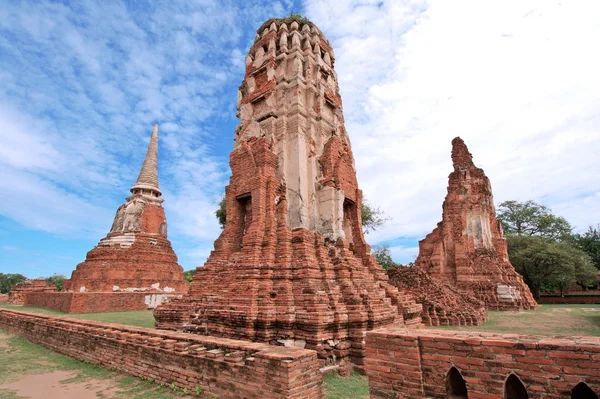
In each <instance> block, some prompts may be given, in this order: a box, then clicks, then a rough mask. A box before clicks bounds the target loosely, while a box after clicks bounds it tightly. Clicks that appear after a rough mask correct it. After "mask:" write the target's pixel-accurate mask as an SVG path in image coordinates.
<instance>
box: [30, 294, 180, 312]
mask: <svg viewBox="0 0 600 399" xmlns="http://www.w3.org/2000/svg"><path fill="white" fill-rule="evenodd" d="M180 296H181V295H167V294H162V293H152V292H36V293H31V294H27V295H25V298H24V303H23V305H24V306H30V307H38V308H45V309H53V310H58V311H60V312H65V313H104V312H123V311H128V310H146V309H153V308H155V307H156V306H158V305H160V304H161V303H162V302H163V301H165V299H167V298H174V297H175V298H176V297H180Z"/></svg>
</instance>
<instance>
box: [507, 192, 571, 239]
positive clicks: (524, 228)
mask: <svg viewBox="0 0 600 399" xmlns="http://www.w3.org/2000/svg"><path fill="white" fill-rule="evenodd" d="M498 219H499V220H500V222H501V223H502V228H503V229H504V233H505V234H507V235H508V234H515V235H520V236H540V237H545V238H551V239H554V240H561V239H566V238H568V237H569V236H570V234H571V230H572V227H571V224H570V223H569V222H567V220H566V219H565V218H563V217H560V216H556V215H553V214H552V211H551V210H550V209H549V208H548V207H546V206H544V205H540V204H538V203H535V202H533V201H526V202H519V201H504V202H503V203H501V204H500V205H499V206H498Z"/></svg>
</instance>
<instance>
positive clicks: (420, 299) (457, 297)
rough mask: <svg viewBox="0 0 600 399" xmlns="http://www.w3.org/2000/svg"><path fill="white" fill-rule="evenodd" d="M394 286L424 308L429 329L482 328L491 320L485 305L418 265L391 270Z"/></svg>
mask: <svg viewBox="0 0 600 399" xmlns="http://www.w3.org/2000/svg"><path fill="white" fill-rule="evenodd" d="M388 276H389V278H390V283H391V284H393V285H394V286H396V287H397V288H398V289H399V290H401V291H405V292H408V293H410V294H411V295H412V296H413V298H414V299H415V301H417V303H420V304H421V305H423V312H422V313H421V319H422V320H423V323H424V324H425V325H428V326H478V325H480V324H483V323H485V322H486V321H487V319H488V316H487V311H486V310H485V304H484V303H483V302H482V301H480V300H478V299H477V298H473V297H471V296H469V295H466V294H465V293H464V292H460V291H459V290H458V289H456V288H455V287H453V286H450V285H448V284H447V283H445V282H443V281H438V280H436V279H434V278H433V277H431V276H430V275H428V274H427V273H426V272H425V271H423V270H421V268H420V267H418V266H412V267H393V268H391V269H390V270H388Z"/></svg>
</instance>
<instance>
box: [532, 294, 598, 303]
mask: <svg viewBox="0 0 600 399" xmlns="http://www.w3.org/2000/svg"><path fill="white" fill-rule="evenodd" d="M538 303H545V304H596V305H597V304H600V295H598V294H595V295H564V296H561V295H542V296H541V297H540V299H539V301H538Z"/></svg>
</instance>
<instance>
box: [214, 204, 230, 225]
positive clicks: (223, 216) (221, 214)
mask: <svg viewBox="0 0 600 399" xmlns="http://www.w3.org/2000/svg"><path fill="white" fill-rule="evenodd" d="M215 216H216V217H217V220H218V221H219V225H221V229H224V228H225V222H226V221H227V201H226V200H225V196H223V198H221V201H219V209H217V210H216V211H215Z"/></svg>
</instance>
